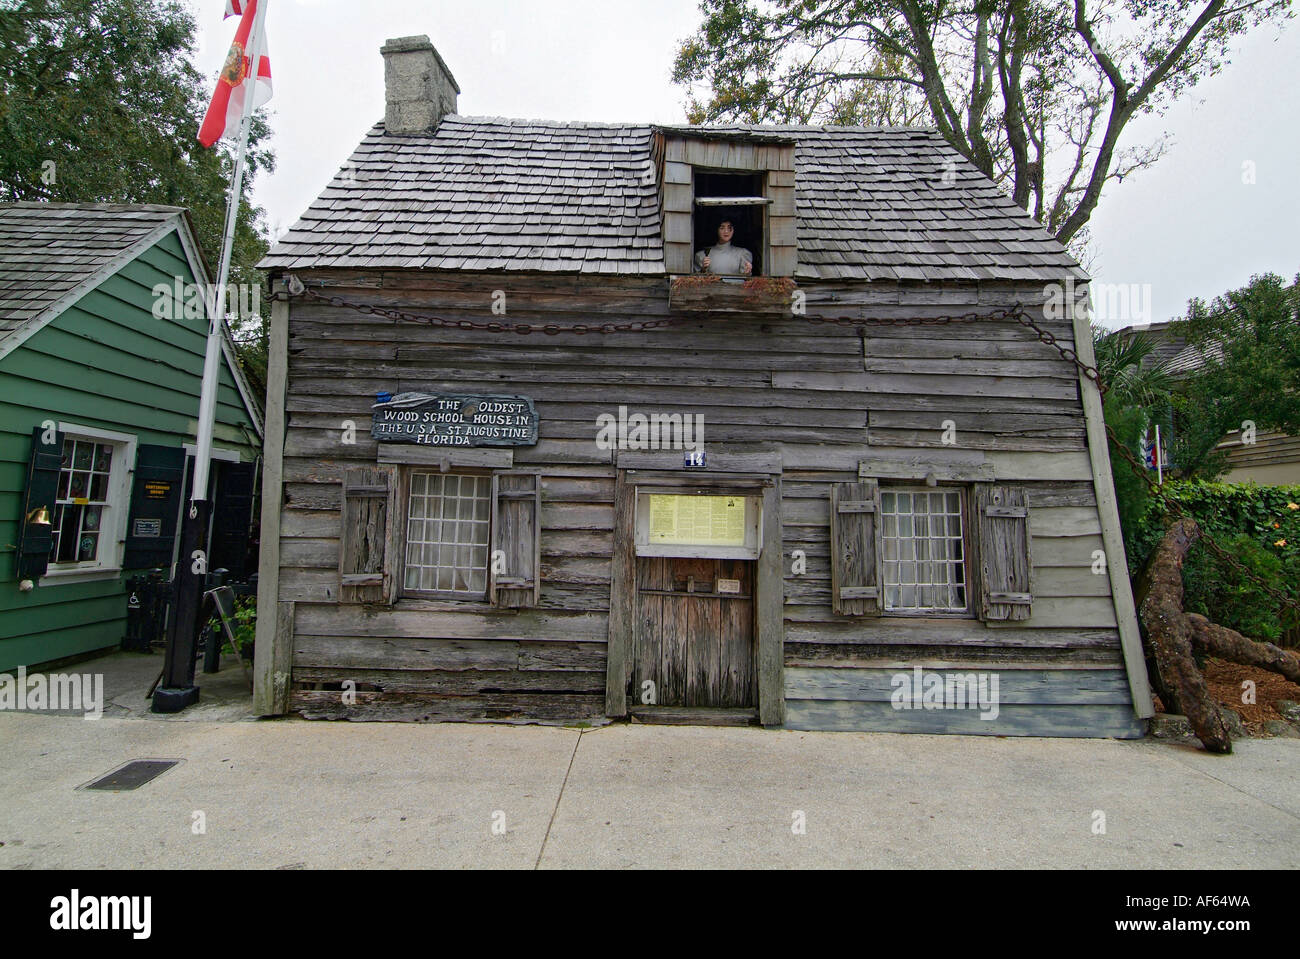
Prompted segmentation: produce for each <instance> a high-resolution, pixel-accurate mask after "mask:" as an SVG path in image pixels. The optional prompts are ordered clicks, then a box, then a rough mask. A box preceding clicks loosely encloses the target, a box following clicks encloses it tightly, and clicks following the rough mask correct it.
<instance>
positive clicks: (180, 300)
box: [0, 203, 262, 671]
mask: <svg viewBox="0 0 1300 959" xmlns="http://www.w3.org/2000/svg"><path fill="white" fill-rule="evenodd" d="M211 291H212V287H211V281H210V280H209V275H208V271H207V268H206V265H205V263H204V260H203V257H202V254H201V253H200V251H199V246H198V244H197V242H196V241H195V237H194V230H193V226H192V224H191V222H190V218H189V215H188V213H186V211H185V210H183V209H180V208H176V207H165V206H118V205H105V204H56V203H8V204H0V671H9V670H13V669H15V668H16V667H18V666H28V667H31V666H35V665H41V664H46V663H53V662H57V661H60V660H66V659H70V658H74V657H79V656H83V655H85V654H88V653H93V652H94V651H96V650H101V649H110V648H113V647H116V646H117V645H118V644H119V643H120V642H121V640H122V637H123V633H124V630H125V625H126V609H127V595H126V581H127V579H128V578H129V577H130V576H132V575H133V571H136V570H143V569H150V568H158V567H161V568H164V569H166V570H167V571H168V572H170V567H171V565H172V563H173V562H174V561H175V555H174V554H175V549H176V543H177V536H176V527H177V522H178V520H179V512H180V509H181V504H182V501H183V500H184V499H186V498H187V495H186V489H187V482H188V480H187V477H188V476H189V472H190V468H191V466H192V463H193V450H194V440H195V429H196V424H197V418H198V408H199V389H200V383H201V380H202V372H203V358H204V349H205V338H206V331H207V323H208V321H207V316H208V315H209V314H208V310H207V308H206V307H205V306H204V304H205V303H206V302H208V299H207V297H208V295H209V294H210V293H211ZM224 347H225V348H224V350H223V353H224V358H225V365H224V367H223V369H222V371H221V390H220V394H219V396H218V402H217V419H216V433H215V441H214V446H215V451H214V458H215V459H216V460H217V462H216V464H215V465H214V469H213V487H212V489H211V490H210V494H211V495H213V496H215V497H216V501H215V508H214V510H213V512H214V514H215V516H216V519H215V520H214V526H213V529H212V530H211V534H210V552H211V560H212V568H213V569H215V568H218V567H220V566H225V567H226V568H228V569H231V570H232V571H235V572H236V573H242V572H244V571H246V569H247V552H248V549H249V526H250V523H249V519H250V517H251V516H252V515H253V498H254V483H255V480H256V475H257V467H258V459H259V454H260V450H261V429H262V427H261V417H260V414H259V412H258V404H257V402H256V401H255V399H254V396H253V393H252V391H251V390H250V388H249V385H248V383H247V381H246V380H245V378H244V376H243V374H242V373H241V372H240V370H239V367H238V364H237V363H236V362H235V357H234V349H233V344H232V342H231V341H230V339H229V335H228V334H227V337H226V342H225V345H224Z"/></svg>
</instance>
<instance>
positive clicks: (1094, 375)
mask: <svg viewBox="0 0 1300 959" xmlns="http://www.w3.org/2000/svg"><path fill="white" fill-rule="evenodd" d="M1013 312H1015V313H1016V314H1017V315H1016V316H1015V319H1016V320H1017V321H1018V322H1019V323H1020V324H1022V325H1023V326H1026V327H1028V328H1029V329H1031V330H1033V331H1034V332H1035V333H1036V334H1038V338H1039V339H1040V340H1042V341H1043V342H1044V343H1046V344H1047V345H1048V346H1052V347H1055V348H1056V351H1057V352H1058V353H1060V354H1061V357H1062V358H1063V359H1065V360H1067V361H1068V362H1071V363H1073V364H1074V365H1075V366H1076V367H1078V369H1079V372H1080V373H1082V374H1083V375H1084V376H1086V377H1087V378H1088V379H1090V380H1092V382H1094V383H1096V384H1097V391H1098V392H1099V393H1100V394H1101V398H1102V400H1103V401H1104V400H1105V399H1106V384H1105V383H1103V382H1102V378H1101V372H1100V371H1099V370H1098V369H1097V367H1095V366H1089V365H1088V364H1087V363H1084V362H1083V361H1082V360H1081V359H1079V354H1078V353H1076V352H1075V351H1074V350H1072V349H1070V348H1069V347H1067V346H1063V345H1061V343H1060V342H1058V341H1057V339H1056V337H1054V336H1053V335H1052V334H1051V333H1048V332H1045V331H1044V330H1043V329H1042V328H1041V327H1039V326H1038V324H1037V323H1035V322H1034V321H1033V319H1032V318H1030V316H1029V315H1028V314H1027V313H1025V312H1024V310H1022V309H1021V308H1020V307H1019V306H1018V305H1017V307H1016V309H1015V311H1013ZM1103 424H1104V425H1105V427H1106V436H1107V437H1108V438H1109V439H1110V442H1111V444H1112V445H1114V447H1115V449H1117V450H1119V453H1120V455H1121V456H1122V457H1123V458H1124V461H1125V462H1126V463H1128V465H1129V467H1130V468H1131V469H1132V470H1133V472H1134V473H1136V474H1137V476H1138V479H1140V480H1142V482H1143V483H1145V484H1146V487H1147V490H1148V492H1150V494H1151V495H1152V496H1154V497H1155V499H1156V502H1158V503H1159V504H1160V508H1161V509H1162V510H1163V511H1164V512H1165V513H1166V514H1170V513H1172V514H1173V516H1174V517H1175V519H1179V520H1184V519H1192V517H1190V516H1188V515H1187V513H1186V511H1185V510H1184V509H1183V508H1182V506H1181V505H1180V504H1179V503H1178V501H1177V500H1175V499H1173V498H1172V497H1170V496H1169V495H1168V494H1167V492H1166V490H1165V488H1164V486H1163V485H1161V484H1159V483H1156V482H1155V481H1153V480H1152V479H1151V471H1150V470H1149V469H1147V468H1146V465H1145V464H1144V463H1142V462H1141V461H1140V460H1139V459H1138V458H1137V455H1136V454H1135V453H1134V452H1133V451H1132V450H1131V449H1129V448H1128V446H1127V445H1126V444H1124V443H1121V442H1120V440H1119V437H1117V436H1116V435H1115V431H1114V430H1113V429H1111V427H1110V424H1109V423H1105V422H1104V420H1103ZM1157 455H1159V454H1158V453H1157ZM1197 528H1198V529H1199V528H1200V527H1199V524H1198V527H1197ZM1201 541H1202V542H1204V543H1205V547H1206V549H1208V550H1209V551H1210V552H1211V553H1213V554H1214V555H1215V557H1217V558H1218V559H1219V560H1220V561H1222V562H1224V563H1226V564H1227V565H1229V566H1231V567H1232V568H1233V569H1235V570H1236V571H1237V572H1238V573H1240V574H1241V575H1242V576H1243V577H1245V578H1246V579H1248V580H1250V581H1251V582H1253V583H1254V584H1255V585H1256V586H1258V587H1259V588H1260V589H1261V590H1263V591H1264V592H1265V593H1267V594H1268V595H1269V596H1271V597H1273V599H1274V600H1276V601H1277V602H1278V603H1279V604H1280V605H1281V606H1282V608H1284V609H1290V610H1292V611H1293V612H1295V613H1297V614H1300V602H1297V601H1296V599H1295V598H1294V597H1292V596H1289V595H1288V594H1286V593H1284V592H1282V591H1281V590H1280V589H1277V588H1276V587H1274V586H1271V585H1269V583H1268V581H1267V580H1265V579H1264V578H1263V577H1262V576H1260V575H1259V574H1258V573H1256V572H1255V571H1254V570H1251V569H1248V568H1247V567H1245V566H1244V565H1242V563H1241V561H1240V560H1238V559H1237V557H1235V556H1233V555H1232V554H1231V553H1229V552H1228V551H1227V550H1225V549H1224V548H1223V547H1222V546H1220V545H1219V544H1218V543H1216V542H1215V541H1214V538H1213V537H1212V536H1210V534H1209V533H1207V532H1206V531H1205V530H1203V529H1202V530H1201Z"/></svg>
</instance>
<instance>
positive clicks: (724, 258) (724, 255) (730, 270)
mask: <svg viewBox="0 0 1300 959" xmlns="http://www.w3.org/2000/svg"><path fill="white" fill-rule="evenodd" d="M735 235H736V227H735V225H734V224H733V223H732V222H731V221H730V220H723V221H722V222H721V223H719V224H718V242H717V244H716V245H714V246H711V247H709V248H708V249H706V250H700V251H699V252H698V253H696V254H695V269H696V270H698V271H699V272H701V273H713V274H716V275H719V276H749V275H751V274H752V273H753V272H754V255H753V254H752V253H750V252H749V251H748V250H746V249H745V248H744V247H742V246H732V245H731V238H732V237H733V236H735Z"/></svg>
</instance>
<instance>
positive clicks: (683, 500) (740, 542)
mask: <svg viewBox="0 0 1300 959" xmlns="http://www.w3.org/2000/svg"><path fill="white" fill-rule="evenodd" d="M649 499H650V523H649V527H650V528H649V537H648V539H649V542H651V543H662V544H665V545H667V544H672V545H681V546H744V545H745V497H743V496H694V495H692V496H681V495H677V494H672V493H652V494H650V497H649Z"/></svg>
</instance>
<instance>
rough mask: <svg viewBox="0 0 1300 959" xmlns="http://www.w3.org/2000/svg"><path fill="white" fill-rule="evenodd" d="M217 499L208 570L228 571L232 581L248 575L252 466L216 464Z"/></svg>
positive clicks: (213, 513) (255, 476)
mask: <svg viewBox="0 0 1300 959" xmlns="http://www.w3.org/2000/svg"><path fill="white" fill-rule="evenodd" d="M213 465H214V466H215V467H216V472H217V498H216V500H215V501H214V502H213V504H212V548H211V549H210V550H209V552H208V569H210V570H217V569H227V570H229V571H230V577H231V579H232V580H241V579H243V578H244V577H245V576H246V575H247V574H248V568H247V566H248V531H249V527H250V526H251V525H252V522H253V483H254V481H255V480H256V478H257V470H256V467H255V466H254V465H253V464H252V463H224V462H215V461H214V463H213Z"/></svg>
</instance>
